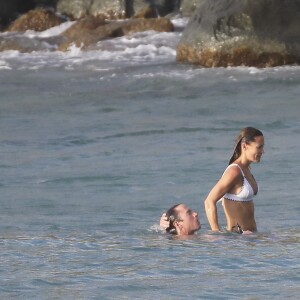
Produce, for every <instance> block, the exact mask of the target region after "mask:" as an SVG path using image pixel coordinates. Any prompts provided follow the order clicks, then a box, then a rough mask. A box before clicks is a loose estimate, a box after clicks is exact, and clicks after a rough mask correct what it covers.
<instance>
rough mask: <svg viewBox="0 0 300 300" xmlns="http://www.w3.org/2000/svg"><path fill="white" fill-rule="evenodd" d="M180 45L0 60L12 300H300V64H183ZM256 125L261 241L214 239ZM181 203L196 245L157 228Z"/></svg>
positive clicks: (4, 220)
mask: <svg viewBox="0 0 300 300" xmlns="http://www.w3.org/2000/svg"><path fill="white" fill-rule="evenodd" d="M179 36H180V32H175V33H170V34H155V33H145V34H140V35H136V36H133V37H130V38H128V39H118V40H116V41H114V42H112V41H106V42H103V43H102V44H101V43H100V44H98V45H97V48H95V49H94V50H92V51H89V52H85V53H84V52H81V51H80V49H75V48H73V49H70V52H69V53H66V54H61V53H57V52H46V51H40V52H34V53H31V54H21V53H18V52H13V51H12V52H3V53H0V128H1V130H0V144H1V161H0V170H1V172H0V191H1V196H0V203H1V210H0V245H1V260H0V282H1V285H0V298H1V299H153V298H156V299H182V298H184V297H188V298H192V297H193V298H196V299H284V298H289V299H297V298H298V296H299V292H300V288H299V281H300V272H299V267H300V252H299V242H300V229H299V225H300V222H299V213H300V205H299V192H298V185H299V184H298V181H299V180H298V177H299V174H300V165H299V146H300V142H299V141H300V139H299V136H300V119H299V109H300V102H299V93H300V68H299V67H295V66H289V67H281V68H272V69H264V70H259V69H255V68H231V69H230V68H229V69H202V68H199V67H195V66H190V65H185V64H177V63H176V62H175V45H176V42H177V41H178V38H179ZM107 49H108V50H107ZM249 125H250V126H255V127H257V128H259V129H261V130H262V131H263V132H264V135H265V142H266V148H265V154H264V156H263V158H262V162H261V163H260V164H257V165H253V166H252V172H253V173H254V175H255V177H256V179H257V181H258V183H259V185H260V192H259V195H258V197H257V198H256V199H255V208H256V221H257V225H258V233H256V234H253V235H248V236H241V235H235V234H226V233H218V234H212V233H211V232H210V231H209V226H208V224H207V220H206V218H205V214H204V209H203V200H204V198H205V196H206V194H207V193H208V192H209V190H210V188H211V187H212V186H213V185H214V184H215V182H216V181H217V180H218V178H219V177H220V176H221V174H222V172H223V170H224V168H225V167H226V165H227V163H228V159H229V157H230V155H231V151H232V146H233V143H234V139H235V136H236V135H237V133H238V131H239V130H240V129H241V128H243V127H245V126H249ZM180 202H185V203H187V204H188V205H189V206H191V207H192V208H194V209H196V210H198V211H199V215H200V220H201V223H202V229H201V231H200V232H199V233H198V234H197V235H196V236H193V237H189V238H186V239H176V238H172V237H170V236H168V235H166V234H164V233H163V232H161V231H160V230H159V228H158V221H159V218H160V215H161V213H162V212H163V211H164V210H166V209H167V208H168V207H170V206H171V205H173V204H175V203H180ZM218 209H219V216H220V220H221V221H220V223H221V224H223V225H224V226H225V219H224V216H223V214H222V207H221V206H219V208H218Z"/></svg>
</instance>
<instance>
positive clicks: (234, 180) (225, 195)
mask: <svg viewBox="0 0 300 300" xmlns="http://www.w3.org/2000/svg"><path fill="white" fill-rule="evenodd" d="M263 153H264V137H263V134H262V132H261V131H259V130H258V129H255V128H253V127H246V128H244V129H243V130H241V132H240V134H239V135H238V137H237V139H236V144H235V147H234V151H233V155H232V157H231V159H230V161H229V166H228V167H227V168H226V170H225V171H224V173H223V176H222V177H221V178H220V180H219V181H218V182H217V184H216V185H215V186H214V187H213V188H212V190H211V191H210V193H209V194H208V196H207V198H206V199H205V201H204V205H205V212H206V216H207V219H208V222H209V224H210V227H211V230H213V231H219V230H220V227H219V222H218V213H217V202H218V201H219V200H220V199H222V202H223V208H224V212H225V216H226V220H227V230H230V231H235V232H238V233H243V232H245V231H251V232H254V231H256V230H257V229H256V223H255V219H254V203H253V197H254V196H255V195H256V194H257V192H258V185H257V183H256V181H255V179H254V177H253V175H252V173H251V169H250V164H251V163H253V162H257V163H258V162H260V159H261V156H262V154H263Z"/></svg>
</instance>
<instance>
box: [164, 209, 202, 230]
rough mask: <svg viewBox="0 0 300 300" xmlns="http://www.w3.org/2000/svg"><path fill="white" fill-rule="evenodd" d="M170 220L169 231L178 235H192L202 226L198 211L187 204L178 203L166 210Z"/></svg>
mask: <svg viewBox="0 0 300 300" xmlns="http://www.w3.org/2000/svg"><path fill="white" fill-rule="evenodd" d="M166 216H167V218H168V221H169V227H168V228H167V229H166V231H167V232H170V233H174V234H177V235H191V234H194V233H195V232H196V231H197V230H199V229H200V228H201V224H200V221H199V218H198V213H197V212H195V211H192V210H191V209H190V208H189V207H188V206H187V205H185V204H176V205H174V206H172V207H171V208H170V209H168V211H167V212H166Z"/></svg>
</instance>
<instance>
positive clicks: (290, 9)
mask: <svg viewBox="0 0 300 300" xmlns="http://www.w3.org/2000/svg"><path fill="white" fill-rule="evenodd" d="M177 60H178V61H186V62H191V63H195V64H200V65H202V66H205V67H227V66H241V65H243V66H255V67H273V66H279V65H286V64H299V63H300V0H256V1H253V0H215V1H211V0H202V1H201V3H200V5H199V7H198V8H197V10H196V11H195V14H194V15H193V17H192V18H191V20H190V22H189V24H188V26H187V27H186V29H185V30H184V33H183V35H182V38H181V40H180V42H179V44H178V46H177Z"/></svg>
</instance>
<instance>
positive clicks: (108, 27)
mask: <svg viewBox="0 0 300 300" xmlns="http://www.w3.org/2000/svg"><path fill="white" fill-rule="evenodd" d="M147 30H155V31H160V32H165V31H167V32H169V31H173V30H174V26H173V24H172V22H171V21H170V20H169V19H166V18H159V19H130V20H123V21H112V22H108V21H106V20H105V19H104V18H95V17H88V18H86V19H82V20H80V21H78V22H77V23H76V24H74V25H73V26H72V27H71V28H69V29H68V30H66V31H65V32H64V33H62V36H63V37H64V38H65V42H63V43H62V44H61V45H60V47H59V50H61V51H66V50H67V49H68V48H69V47H70V45H72V44H75V45H76V46H77V47H82V48H85V47H87V46H89V45H92V44H96V43H97V42H98V41H101V40H104V39H107V38H114V37H120V36H124V35H128V34H130V33H134V32H141V31H147Z"/></svg>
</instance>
